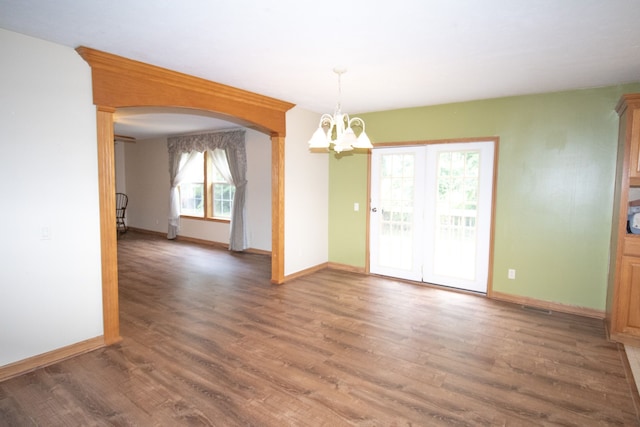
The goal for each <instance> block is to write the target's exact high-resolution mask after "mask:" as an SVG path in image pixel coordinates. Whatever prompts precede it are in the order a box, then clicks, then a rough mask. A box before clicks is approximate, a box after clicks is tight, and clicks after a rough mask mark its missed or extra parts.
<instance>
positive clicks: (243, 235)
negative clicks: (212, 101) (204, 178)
mask: <svg viewBox="0 0 640 427" xmlns="http://www.w3.org/2000/svg"><path fill="white" fill-rule="evenodd" d="M244 136H245V131H244V129H236V130H232V131H224V132H215V133H205V134H199V135H186V136H177V137H171V138H169V139H168V140H167V146H168V149H169V173H170V176H171V177H172V178H171V185H172V187H171V188H172V191H171V195H170V199H169V200H170V203H171V205H172V206H173V204H174V203H175V201H174V200H175V198H176V197H177V200H178V208H179V202H180V200H179V195H178V194H177V191H175V193H174V191H173V188H174V187H173V182H174V177H175V176H177V175H178V166H179V165H180V155H182V154H183V153H191V152H193V151H197V152H200V153H203V152H205V151H207V150H208V151H212V152H215V151H216V149H220V150H224V153H225V154H226V157H227V163H228V165H229V167H228V168H229V174H230V177H231V182H232V183H233V185H234V186H235V187H236V192H235V196H234V198H233V212H232V215H231V230H230V236H229V249H230V250H232V251H243V250H245V249H247V248H248V247H249V246H248V238H247V229H246V215H245V199H246V187H247V181H246V171H247V151H246V146H245V138H244ZM215 156H219V154H214V157H213V158H214V161H215ZM174 170H175V173H174V172H173V171H174ZM220 173H222V174H223V175H224V172H223V171H220ZM177 218H178V220H179V218H180V214H179V211H178V216H177ZM178 220H176V219H175V217H172V216H171V215H170V217H169V233H168V234H167V238H170V239H171V238H175V236H176V234H177V230H178V229H177V228H175V229H174V230H173V237H170V236H171V235H172V234H171V233H172V221H173V223H176V224H177V222H178Z"/></svg>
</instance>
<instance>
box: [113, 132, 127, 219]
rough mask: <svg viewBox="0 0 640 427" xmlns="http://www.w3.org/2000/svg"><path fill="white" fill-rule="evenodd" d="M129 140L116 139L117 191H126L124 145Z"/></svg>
mask: <svg viewBox="0 0 640 427" xmlns="http://www.w3.org/2000/svg"><path fill="white" fill-rule="evenodd" d="M125 144H129V143H128V142H122V141H116V142H115V147H114V153H113V155H114V160H115V163H116V193H126V192H127V183H126V178H125V162H124V146H125ZM125 213H126V212H125Z"/></svg>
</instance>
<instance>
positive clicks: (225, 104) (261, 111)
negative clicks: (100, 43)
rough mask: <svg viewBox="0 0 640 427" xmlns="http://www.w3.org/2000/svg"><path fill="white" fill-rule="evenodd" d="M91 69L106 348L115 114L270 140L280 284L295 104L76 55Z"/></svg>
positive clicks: (108, 58) (104, 56)
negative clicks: (175, 116) (218, 123)
mask: <svg viewBox="0 0 640 427" xmlns="http://www.w3.org/2000/svg"><path fill="white" fill-rule="evenodd" d="M76 50H77V52H78V53H79V54H80V56H82V58H83V59H84V60H85V61H87V62H88V63H89V65H90V66H91V78H92V87H93V103H94V104H95V105H96V106H97V116H96V121H97V138H98V174H99V201H100V242H101V243H100V247H101V254H102V300H103V319H104V320H103V323H104V342H105V344H106V345H110V344H113V343H116V342H118V341H120V340H121V338H120V326H119V307H118V274H117V273H118V257H117V241H116V222H115V172H114V165H115V160H114V149H113V113H114V112H115V110H116V109H117V108H123V107H142V106H153V107H182V108H191V109H197V110H205V111H210V112H214V113H216V114H219V115H223V116H225V117H226V118H227V119H228V120H230V121H234V120H240V121H241V122H243V123H249V125H250V126H251V127H252V128H255V129H257V130H259V131H261V132H264V133H267V134H269V135H270V136H271V146H272V159H271V179H272V183H271V186H272V191H271V200H272V204H271V205H272V212H271V220H272V230H271V242H272V247H271V282H272V283H276V284H279V283H283V282H284V137H285V134H286V112H287V111H288V110H289V109H291V108H292V107H293V106H294V104H291V103H288V102H284V101H280V100H277V99H273V98H269V97H266V96H262V95H258V94H255V93H252V92H247V91H244V90H241V89H236V88H233V87H231V86H226V85H222V84H219V83H215V82H211V81H209V80H205V79H201V78H198V77H194V76H190V75H187V74H182V73H178V72H175V71H171V70H167V69H165V68H160V67H156V66H153V65H149V64H145V63H142V62H138V61H133V60H131V59H127V58H123V57H120V56H117V55H112V54H109V53H105V52H101V51H97V50H94V49H90V48H87V47H79V48H77V49H76Z"/></svg>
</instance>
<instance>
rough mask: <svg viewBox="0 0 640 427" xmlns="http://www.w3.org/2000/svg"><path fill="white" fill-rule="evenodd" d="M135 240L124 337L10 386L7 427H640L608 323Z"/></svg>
mask: <svg viewBox="0 0 640 427" xmlns="http://www.w3.org/2000/svg"><path fill="white" fill-rule="evenodd" d="M270 261H271V260H270V259H269V257H268V256H264V255H256V254H238V253H233V252H229V251H226V250H221V249H219V248H214V247H211V246H206V245H201V244H194V243H189V242H181V241H168V240H166V239H162V238H159V237H157V236H152V235H146V234H142V233H136V232H134V231H130V232H128V233H126V234H125V235H123V236H121V238H120V239H119V240H118V274H119V286H120V289H119V294H120V301H119V304H120V310H121V312H120V324H121V335H122V336H123V341H122V342H121V343H119V344H117V345H114V346H110V347H108V348H103V349H98V350H95V351H93V352H90V353H87V354H84V355H81V356H78V357H76V358H73V359H70V360H66V361H63V362H60V363H58V364H56V365H53V366H50V367H47V368H44V369H39V370H36V371H34V372H32V373H29V374H25V375H22V376H19V377H16V378H13V379H10V380H7V381H5V382H2V383H0V425H3V424H6V425H11V426H13V425H18V426H20V427H22V426H23V425H27V426H29V425H33V426H54V427H55V426H69V425H73V426H76V425H82V426H84V425H87V426H103V425H104V426H106V425H122V426H128V425H132V426H133V425H136V426H225V427H227V426H259V427H270V426H278V427H280V426H314V427H315V426H332V427H334V426H337V427H340V426H409V425H411V426H458V425H460V426H505V425H508V426H518V427H520V426H558V425H562V426H587V427H588V426H596V425H598V426H600V425H601V426H621V425H624V426H634V425H640V423H639V421H638V415H637V412H636V406H635V405H636V401H637V397H636V396H635V395H634V394H633V393H637V389H636V388H632V387H630V386H629V377H628V374H627V373H626V371H625V366H624V363H622V362H621V360H622V359H621V357H624V355H623V354H622V353H621V351H620V348H619V347H618V346H617V345H615V344H612V343H609V342H607V341H606V340H605V334H604V325H603V322H602V321H599V320H597V319H589V318H583V317H579V316H574V315H566V314H559V313H552V314H548V313H543V312H539V311H532V310H527V309H526V308H523V307H522V306H518V305H515V304H510V303H506V302H500V301H492V300H490V299H487V298H484V297H481V296H476V295H470V294H465V293H458V292H450V291H447V290H443V289H438V288H435V287H431V286H420V285H416V284H413V283H408V282H405V281H401V280H395V279H389V278H384V277H379V276H367V275H362V274H357V273H352V272H343V271H336V270H329V269H325V270H321V271H318V272H315V273H313V274H310V275H307V276H303V277H299V278H296V279H294V280H292V281H290V282H289V283H287V284H285V285H280V286H274V285H272V284H271V283H270V277H271V274H270V268H271V262H270Z"/></svg>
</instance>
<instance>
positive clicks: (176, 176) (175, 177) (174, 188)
mask: <svg viewBox="0 0 640 427" xmlns="http://www.w3.org/2000/svg"><path fill="white" fill-rule="evenodd" d="M197 157H198V152H197V151H192V152H190V153H177V155H174V156H173V157H170V159H171V164H170V166H169V176H170V178H171V190H170V191H169V231H168V232H167V239H175V238H176V236H177V235H178V230H179V229H180V192H179V191H178V186H179V185H180V184H181V183H182V181H184V178H185V175H186V174H185V171H186V170H187V167H188V166H189V165H190V164H191V163H192V162H193V161H194V160H196V159H197Z"/></svg>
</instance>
